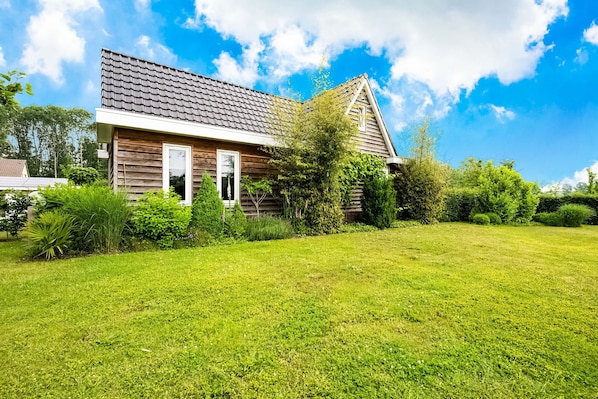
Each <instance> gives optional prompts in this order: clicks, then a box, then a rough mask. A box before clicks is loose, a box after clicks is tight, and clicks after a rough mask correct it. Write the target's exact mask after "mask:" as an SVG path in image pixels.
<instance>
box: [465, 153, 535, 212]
mask: <svg viewBox="0 0 598 399" xmlns="http://www.w3.org/2000/svg"><path fill="white" fill-rule="evenodd" d="M476 190H477V194H476V198H475V205H474V208H473V210H472V211H471V214H472V216H473V215H475V214H478V213H495V214H497V215H498V216H500V219H501V221H502V222H503V223H511V222H517V223H529V222H530V221H531V219H532V216H534V214H535V212H536V207H537V206H538V202H539V199H538V197H537V195H536V194H537V192H538V191H539V190H538V187H537V185H536V184H535V183H530V182H526V181H524V180H523V178H522V177H521V175H520V174H519V173H518V172H517V171H516V170H515V169H514V168H513V164H501V165H500V166H496V165H494V164H493V163H492V161H488V162H486V163H485V164H484V166H483V168H482V172H481V174H480V176H479V179H478V184H477V186H476Z"/></svg>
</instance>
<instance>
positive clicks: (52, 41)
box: [21, 0, 102, 84]
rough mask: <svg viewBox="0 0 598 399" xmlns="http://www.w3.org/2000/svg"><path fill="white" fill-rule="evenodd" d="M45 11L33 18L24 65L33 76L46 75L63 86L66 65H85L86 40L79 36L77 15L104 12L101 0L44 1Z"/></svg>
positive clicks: (29, 24) (43, 8) (23, 55)
mask: <svg viewBox="0 0 598 399" xmlns="http://www.w3.org/2000/svg"><path fill="white" fill-rule="evenodd" d="M39 2H40V5H41V12H40V13H39V14H37V15H33V16H31V17H30V18H29V23H28V25H27V36H28V41H27V43H26V44H25V49H24V50H23V54H22V57H21V63H22V64H23V65H24V66H25V68H26V71H27V72H28V73H30V74H33V73H42V74H44V75H46V76H48V77H49V78H50V79H52V80H53V81H55V82H56V83H59V84H62V83H63V82H64V77H63V76H62V64H63V63H65V62H75V63H81V62H83V59H84V56H85V39H84V38H82V37H81V36H79V33H78V32H77V30H76V28H77V27H78V25H77V22H76V20H75V17H76V16H79V15H81V14H82V13H85V12H88V11H90V10H96V11H101V10H102V8H101V7H100V5H99V3H98V1H97V0H40V1H39Z"/></svg>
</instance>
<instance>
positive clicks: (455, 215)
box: [441, 188, 477, 222]
mask: <svg viewBox="0 0 598 399" xmlns="http://www.w3.org/2000/svg"><path fill="white" fill-rule="evenodd" d="M476 195H477V192H476V190H475V189H473V188H453V189H450V190H448V192H447V194H446V198H445V203H444V212H443V216H442V218H441V220H442V221H443V222H468V221H469V215H471V210H472V209H473V207H474V206H475V197H476Z"/></svg>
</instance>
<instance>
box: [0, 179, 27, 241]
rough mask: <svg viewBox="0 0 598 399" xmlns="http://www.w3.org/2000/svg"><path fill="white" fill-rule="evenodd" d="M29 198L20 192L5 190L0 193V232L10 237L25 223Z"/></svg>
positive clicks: (16, 233)
mask: <svg viewBox="0 0 598 399" xmlns="http://www.w3.org/2000/svg"><path fill="white" fill-rule="evenodd" d="M31 203H32V202H31V198H30V197H29V196H28V195H27V194H24V193H23V192H21V191H15V190H6V191H1V192H0V231H7V232H9V233H10V235H12V236H16V235H18V233H19V231H20V230H21V229H22V228H23V227H24V226H25V223H27V208H28V207H29V206H30V205H31Z"/></svg>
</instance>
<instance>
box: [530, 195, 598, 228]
mask: <svg viewBox="0 0 598 399" xmlns="http://www.w3.org/2000/svg"><path fill="white" fill-rule="evenodd" d="M539 198H540V203H539V204H538V209H537V212H538V213H549V212H556V211H557V210H558V209H559V207H561V206H563V205H566V204H580V205H586V206H589V207H590V208H592V209H594V211H595V212H597V215H594V216H591V217H590V218H588V220H586V222H585V223H586V224H592V225H598V195H595V194H577V193H576V194H571V195H563V196H560V197H555V196H549V195H541V196H540V197H539Z"/></svg>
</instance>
